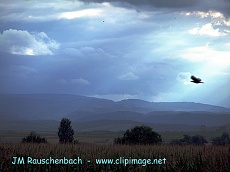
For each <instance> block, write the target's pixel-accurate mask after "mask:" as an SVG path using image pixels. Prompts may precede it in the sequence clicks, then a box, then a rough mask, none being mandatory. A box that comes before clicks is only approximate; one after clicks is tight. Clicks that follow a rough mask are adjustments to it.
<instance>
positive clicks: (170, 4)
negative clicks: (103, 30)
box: [84, 0, 199, 8]
mask: <svg viewBox="0 0 230 172" xmlns="http://www.w3.org/2000/svg"><path fill="white" fill-rule="evenodd" d="M84 2H95V3H103V2H108V1H105V0H87V1H84ZM109 2H122V3H123V2H125V3H128V4H131V5H149V6H154V7H163V8H181V7H188V6H194V5H196V4H198V3H199V0H192V1H191V0H170V1H169V0H160V1H159V0H144V1H142V0H125V1H121V0H111V1H109Z"/></svg>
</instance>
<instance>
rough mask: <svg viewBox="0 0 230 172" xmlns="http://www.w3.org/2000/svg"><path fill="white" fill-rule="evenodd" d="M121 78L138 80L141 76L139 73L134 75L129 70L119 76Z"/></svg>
mask: <svg viewBox="0 0 230 172" xmlns="http://www.w3.org/2000/svg"><path fill="white" fill-rule="evenodd" d="M118 79H120V80H138V79H139V77H138V76H137V75H134V74H133V73H132V72H128V73H126V74H123V75H121V76H119V77H118Z"/></svg>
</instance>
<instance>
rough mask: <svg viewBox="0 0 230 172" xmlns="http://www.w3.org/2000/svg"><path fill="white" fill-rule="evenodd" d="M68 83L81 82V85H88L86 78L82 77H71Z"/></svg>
mask: <svg viewBox="0 0 230 172" xmlns="http://www.w3.org/2000/svg"><path fill="white" fill-rule="evenodd" d="M70 83H73V84H81V85H90V82H89V81H87V80H86V79H83V78H78V79H72V80H70Z"/></svg>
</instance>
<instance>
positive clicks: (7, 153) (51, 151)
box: [0, 143, 230, 172]
mask: <svg viewBox="0 0 230 172" xmlns="http://www.w3.org/2000/svg"><path fill="white" fill-rule="evenodd" d="M13 157H20V158H21V157H24V158H25V160H26V159H27V157H32V158H36V159H41V158H43V159H44V158H49V157H52V158H58V159H60V158H63V157H65V158H68V159H74V158H77V157H80V158H81V160H82V164H71V165H70V164H69V165H67V164H58V165H53V164H51V165H48V164H46V165H40V164H39V165H38V164H28V163H26V161H25V164H24V165H22V164H15V165H14V164H12V161H13ZM120 157H122V159H124V158H128V159H130V158H136V159H137V160H138V162H139V163H140V164H129V165H124V164H119V165H117V164H116V165H115V164H106V165H105V164H96V159H102V158H103V159H104V158H111V159H120ZM163 158H166V162H165V164H164V163H162V164H147V165H145V166H144V165H143V162H144V161H143V159H163ZM0 159H1V165H0V168H1V170H0V171H9V172H13V171H33V172H35V171H55V172H58V171H71V172H72V171H84V172H87V171H88V172H94V171H95V172H98V171H101V172H105V171H111V172H112V171H124V172H128V171H130V172H131V171H132V172H133V171H140V172H142V171H171V172H173V171H175V172H180V171H181V172H182V171H183V172H184V171H202V172H205V171H207V172H211V171H216V172H217V171H226V172H227V171H230V147H229V146H171V145H154V146H148V145H147V146H141V145H136V146H127V145H123V146H122V145H96V144H66V145H64V144H19V143H18V144H17V143H1V144H0ZM140 159H141V160H140ZM89 161H90V162H89ZM141 163H142V164H141Z"/></svg>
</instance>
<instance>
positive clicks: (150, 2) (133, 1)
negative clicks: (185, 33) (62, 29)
mask: <svg viewBox="0 0 230 172" xmlns="http://www.w3.org/2000/svg"><path fill="white" fill-rule="evenodd" d="M80 1H83V2H87V3H90V2H92V3H103V2H108V1H105V0H87V1H84V0H80ZM109 2H110V3H112V4H113V5H115V6H122V7H127V8H136V10H152V8H164V9H170V10H173V9H176V10H192V11H196V10H200V11H209V10H216V11H219V12H222V13H224V15H225V16H226V17H229V16H230V10H229V8H230V0H144V1H142V0H124V1H121V0H110V1H109Z"/></svg>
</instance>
